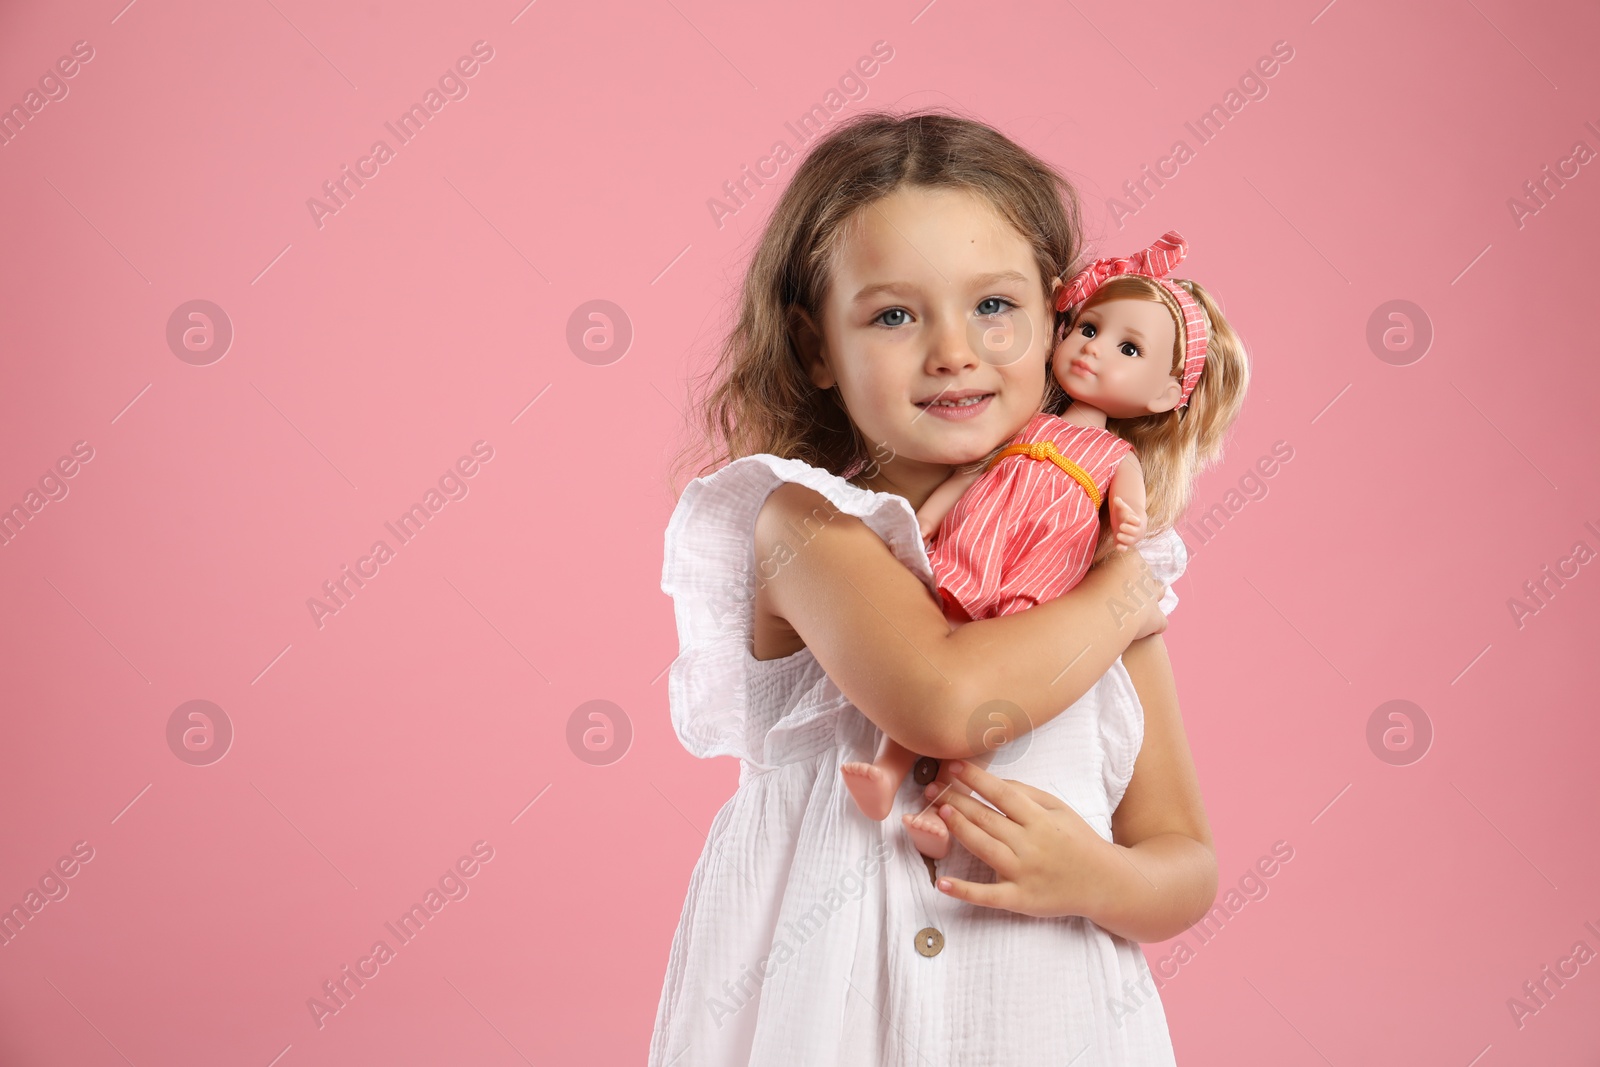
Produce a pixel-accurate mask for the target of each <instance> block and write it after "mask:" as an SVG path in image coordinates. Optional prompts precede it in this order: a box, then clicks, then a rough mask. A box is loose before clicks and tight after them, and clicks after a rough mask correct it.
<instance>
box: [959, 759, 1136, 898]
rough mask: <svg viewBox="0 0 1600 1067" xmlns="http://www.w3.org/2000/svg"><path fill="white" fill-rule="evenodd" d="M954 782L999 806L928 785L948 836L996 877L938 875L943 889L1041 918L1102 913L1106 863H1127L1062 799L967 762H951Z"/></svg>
mask: <svg viewBox="0 0 1600 1067" xmlns="http://www.w3.org/2000/svg"><path fill="white" fill-rule="evenodd" d="M946 770H948V772H949V775H948V778H951V779H954V780H955V781H956V782H959V783H961V784H963V785H965V786H967V787H968V788H970V789H971V790H972V792H973V793H976V794H978V796H981V797H983V798H984V799H985V800H988V801H989V802H990V803H991V804H993V805H994V806H995V807H996V808H999V809H1000V810H999V811H996V810H994V808H991V807H989V806H988V805H987V804H984V803H982V802H981V801H979V800H978V799H976V798H975V797H972V796H967V795H965V794H964V793H962V792H961V791H960V790H959V789H957V788H954V787H953V786H950V787H948V788H947V787H946V783H944V782H940V781H937V780H936V781H934V782H931V783H929V785H928V788H927V795H928V798H929V799H930V800H932V799H933V798H934V797H936V796H939V795H940V791H941V790H943V796H942V798H941V799H940V800H939V802H938V804H937V805H936V807H935V810H936V811H937V812H938V813H939V816H940V817H941V818H943V819H944V821H945V823H946V824H947V825H948V826H949V827H950V833H951V835H952V836H954V837H955V839H956V840H957V841H960V842H961V843H962V844H963V845H964V846H966V848H967V851H969V852H971V853H972V854H973V855H974V856H976V857H978V858H979V859H980V860H982V861H983V862H984V863H987V864H988V865H989V866H990V867H993V868H994V871H995V874H996V875H997V876H998V877H997V880H996V881H994V882H992V883H991V882H967V881H963V880H962V879H960V878H940V879H938V882H937V884H938V887H939V890H940V891H941V892H943V893H946V894H948V895H950V896H952V897H955V898H957V899H958V900H964V901H967V902H968V903H969V904H980V905H982V906H984V907H988V908H1003V909H1005V910H1006V911H1014V912H1018V913H1019V914H1022V915H1032V916H1035V917H1039V918H1048V917H1052V916H1063V915H1083V916H1087V917H1089V918H1090V919H1091V920H1092V919H1093V917H1094V916H1095V915H1096V914H1100V909H1101V908H1102V906H1103V903H1104V901H1103V897H1104V893H1105V889H1106V887H1107V886H1108V885H1110V884H1112V879H1111V878H1110V877H1108V874H1107V872H1108V871H1109V870H1110V867H1109V865H1110V864H1115V863H1122V862H1126V861H1125V860H1123V859H1122V858H1121V857H1120V856H1119V855H1118V854H1117V850H1116V846H1115V845H1113V844H1112V843H1111V842H1109V841H1107V840H1106V839H1105V838H1103V837H1101V836H1100V835H1099V834H1097V833H1095V831H1094V828H1093V827H1091V826H1090V825H1089V824H1088V823H1087V822H1085V821H1084V820H1083V817H1082V816H1080V815H1079V814H1078V813H1077V812H1075V811H1073V810H1072V808H1070V807H1069V806H1068V805H1067V803H1066V801H1064V800H1062V799H1061V798H1060V797H1057V796H1053V795H1052V794H1050V793H1046V792H1045V791H1044V790H1042V789H1035V788H1034V787H1033V786H1031V785H1027V784H1026V783H1023V782H1016V781H1011V780H1007V779H1000V778H996V777H995V776H994V775H992V774H990V773H989V772H988V771H986V770H984V769H983V768H981V767H978V766H976V765H974V764H973V763H972V762H971V761H969V760H954V761H946V762H945V764H944V766H943V767H941V768H940V771H941V777H945V775H944V774H943V772H944V771H946Z"/></svg>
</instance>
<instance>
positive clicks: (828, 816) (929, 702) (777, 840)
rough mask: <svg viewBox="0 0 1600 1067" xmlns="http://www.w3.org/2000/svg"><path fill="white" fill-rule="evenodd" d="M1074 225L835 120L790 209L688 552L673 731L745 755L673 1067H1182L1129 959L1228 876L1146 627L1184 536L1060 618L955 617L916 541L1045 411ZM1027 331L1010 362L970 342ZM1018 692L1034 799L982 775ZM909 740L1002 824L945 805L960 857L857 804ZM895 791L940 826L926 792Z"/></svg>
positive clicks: (744, 342)
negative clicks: (972, 469) (1116, 607)
mask: <svg viewBox="0 0 1600 1067" xmlns="http://www.w3.org/2000/svg"><path fill="white" fill-rule="evenodd" d="M1079 228H1080V227H1079V223H1078V218H1077V213H1076V197H1075V193H1074V191H1073V189H1072V187H1071V186H1070V185H1068V184H1067V183H1066V182H1065V181H1064V179H1062V178H1061V177H1060V176H1059V174H1057V173H1056V172H1055V171H1054V170H1053V169H1052V168H1051V167H1050V166H1049V165H1048V164H1046V163H1044V162H1043V161H1042V160H1040V159H1038V158H1037V157H1035V156H1033V155H1032V154H1031V153H1029V152H1027V151H1025V150H1023V149H1022V148H1020V147H1019V146H1017V145H1016V144H1015V143H1013V142H1012V141H1010V140H1009V139H1007V138H1005V137H1004V136H1002V135H1001V134H999V133H998V132H996V131H995V130H993V129H992V128H990V127H988V126H985V125H983V124H981V123H976V122H972V121H969V120H965V119H960V118H956V117H952V116H948V115H943V114H915V115H910V116H907V117H903V118H901V117H895V116H890V115H885V114H865V115H861V116H859V117H858V118H856V119H854V120H851V121H849V122H846V123H842V124H840V125H839V126H838V127H837V128H835V129H834V130H833V132H831V133H830V134H829V135H828V136H827V137H825V138H823V139H822V140H820V141H818V142H817V143H816V144H815V145H814V146H813V148H812V149H811V151H810V153H809V154H808V155H807V157H806V159H805V160H804V161H803V162H801V163H800V165H799V166H798V167H797V168H796V170H795V172H794V174H793V177H792V178H791V180H790V182H789V184H788V185H787V187H786V188H785V189H784V190H783V192H782V194H781V195H780V196H779V197H778V199H777V201H776V203H775V204H774V205H773V209H772V215H771V217H770V219H769V220H768V221H767V223H766V225H765V226H764V228H763V231H762V234H761V238H760V243H759V246H758V247H757V248H756V250H755V253H754V256H753V258H752V260H751V263H750V267H749V270H748V273H747V274H746V276H745V279H744V283H743V289H742V292H741V296H740V306H739V317H738V322H737V325H736V326H735V328H734V329H733V331H732V333H731V335H730V336H729V338H728V340H727V343H726V344H725V346H724V348H723V352H722V358H721V360H720V362H719V364H718V365H717V367H716V368H715V370H714V372H713V376H712V379H711V385H712V388H711V390H710V393H709V396H708V397H706V398H704V399H703V400H702V401H701V403H700V405H699V412H700V414H701V415H702V416H703V419H704V423H705V426H706V430H707V436H708V438H709V439H710V442H711V447H712V460H711V462H709V463H708V464H707V465H706V466H705V467H702V468H701V470H702V471H707V470H709V471H710V473H703V475H702V476H701V477H697V478H695V479H694V480H693V481H692V482H690V483H689V484H688V485H687V486H686V487H685V488H684V490H683V494H682V496H681V497H680V499H679V500H678V503H677V506H676V508H675V509H674V511H673V513H672V517H671V520H670V521H669V523H668V525H667V530H666V538H665V546H664V548H665V559H664V564H663V569H662V583H661V584H662V589H663V590H664V591H665V592H667V593H668V594H670V595H671V596H672V598H673V605H674V615H675V619H676V622H677V626H678V634H679V642H680V652H679V655H678V658H677V659H676V660H675V661H674V662H673V664H672V666H671V670H670V672H669V674H668V681H667V686H668V697H669V703H670V707H671V713H672V723H673V728H674V730H675V732H676V733H677V736H678V738H679V740H680V741H681V742H682V743H683V745H684V747H685V748H687V749H688V750H689V751H690V752H691V753H692V754H694V755H696V756H701V757H710V756H716V755H732V756H736V757H738V759H739V784H738V788H737V789H736V790H735V792H734V794H733V796H732V797H730V798H729V800H728V802H727V803H726V804H725V805H724V806H723V807H722V808H721V810H720V811H718V813H717V815H716V818H715V819H714V820H713V822H712V825H711V827H710V831H709V833H708V834H707V837H706V843H705V847H704V850H703V851H702V853H701V855H700V858H699V860H698V861H697V862H696V864H695V867H694V871H693V874H692V875H691V877H690V880H689V887H688V892H687V895H686V897H685V899H684V904H683V910H682V913H681V917H680V919H679V923H678V927H677V931H676V933H675V934H674V935H673V939H672V948H671V954H670V957H669V961H668V964H667V968H666V975H665V980H664V981H663V983H662V988H661V998H660V1001H659V1006H658V1009H657V1014H656V1023H655V1031H654V1035H653V1037H652V1040H651V1047H650V1063H651V1064H653V1065H656V1067H666V1065H668V1064H677V1065H679V1067H688V1065H690V1064H693V1065H695V1067H723V1065H728V1067H731V1065H734V1064H739V1065H745V1064H754V1065H757V1067H766V1065H785V1067H787V1065H791V1064H828V1065H837V1067H867V1065H873V1067H878V1065H904V1067H911V1065H913V1064H920V1065H925V1067H946V1065H954V1064H973V1063H983V1064H990V1065H1002V1067H1006V1065H1015V1067H1022V1065H1034V1064H1039V1063H1069V1062H1070V1063H1073V1064H1074V1065H1075V1067H1104V1065H1109V1064H1119V1065H1125V1064H1137V1065H1158V1064H1159V1065H1165V1064H1171V1063H1173V1055H1172V1045H1171V1040H1170V1038H1169V1036H1168V1033H1167V1026H1166V1018H1165V1015H1164V1013H1163V1011H1162V1008H1161V1003H1160V999H1159V997H1157V996H1156V994H1155V990H1154V987H1153V984H1152V981H1151V975H1150V969H1149V967H1148V965H1147V964H1146V962H1145V958H1144V954H1143V953H1142V952H1141V951H1140V949H1139V947H1138V945H1137V944H1136V943H1135V942H1136V941H1143V940H1148V941H1159V940H1165V939H1167V938H1170V937H1172V936H1175V935H1176V934H1178V933H1179V932H1181V931H1182V930H1184V929H1186V928H1187V927H1188V926H1189V925H1190V924H1192V923H1193V922H1194V921H1195V920H1196V919H1197V918H1198V917H1199V916H1200V915H1201V914H1203V913H1204V912H1205V910H1206V909H1207V908H1209V907H1210V905H1211V902H1212V900H1213V899H1214V897H1215V894H1216V883H1217V876H1216V860H1215V855H1214V853H1213V851H1212V848H1211V837H1210V830H1209V828H1208V826H1207V823H1206V819H1205V812H1204V807H1203V805H1202V804H1201V802H1200V798H1199V789H1198V786H1197V784H1196V782H1195V775H1194V769H1193V764H1192V761H1191V759H1190V756H1189V752H1188V747H1187V745H1186V743H1185V742H1184V739H1183V727H1182V719H1181V716H1180V715H1179V714H1178V709H1177V704H1176V698H1175V692H1174V687H1173V684H1172V678H1171V670H1170V666H1169V664H1168V663H1167V660H1166V657H1165V653H1164V652H1163V651H1162V646H1161V643H1160V638H1159V637H1154V636H1148V635H1153V634H1156V633H1159V631H1160V629H1161V628H1162V626H1163V625H1164V621H1165V620H1164V617H1163V615H1162V609H1166V610H1170V608H1171V606H1172V604H1173V603H1174V601H1175V598H1174V597H1172V595H1171V594H1170V592H1168V593H1166V595H1165V596H1164V597H1163V596H1162V595H1161V593H1162V589H1161V587H1162V585H1163V584H1166V585H1170V584H1171V582H1172V581H1173V580H1175V578H1176V577H1177V576H1178V574H1179V573H1181V571H1182V566H1183V559H1184V555H1183V549H1182V542H1181V541H1180V540H1179V539H1178V538H1177V535H1176V534H1174V533H1173V532H1172V531H1170V530H1168V531H1166V533H1164V534H1162V535H1160V536H1158V537H1153V538H1149V539H1147V540H1146V541H1144V542H1141V543H1140V545H1139V546H1138V547H1139V551H1137V552H1126V553H1112V554H1111V555H1110V556H1109V558H1107V559H1106V560H1105V561H1104V562H1103V563H1102V564H1101V565H1099V566H1097V567H1095V568H1093V569H1092V570H1091V571H1090V572H1089V574H1088V575H1086V576H1085V577H1084V578H1083V580H1082V581H1081V582H1079V583H1078V585H1077V586H1076V588H1074V589H1073V590H1072V591H1071V592H1069V593H1067V594H1066V595H1064V596H1060V597H1057V598H1055V599H1054V600H1050V601H1049V602H1047V603H1043V604H1040V605H1038V606H1037V607H1033V608H1029V609H1028V610H1026V611H1020V612H1015V613H1011V614H1007V615H1005V616H1003V617H997V618H993V619H983V620H979V621H975V622H970V623H967V624H965V625H960V626H954V627H952V625H951V623H950V622H949V621H948V620H946V618H945V616H944V613H943V611H942V609H941V605H940V597H939V589H938V584H937V582H936V581H935V579H934V575H933V571H932V568H931V567H930V566H929V561H928V555H927V551H926V548H925V546H924V542H923V538H922V536H921V534H920V532H919V530H918V527H917V520H916V511H915V509H916V508H917V507H919V506H921V505H923V504H924V503H925V502H926V501H927V499H928V497H929V496H930V495H931V494H932V493H933V491H934V489H935V488H936V487H937V486H938V485H939V484H940V483H941V482H943V481H944V480H945V479H946V478H947V477H948V476H949V475H950V474H951V472H952V471H953V470H955V469H957V468H959V467H962V466H964V465H968V464H972V463H974V462H976V461H978V460H980V459H982V458H983V457H985V456H986V455H988V454H990V453H992V452H993V451H994V450H995V449H996V448H997V447H998V446H1000V445H1002V444H1003V443H1004V442H1006V441H1007V440H1009V439H1010V438H1012V437H1014V436H1015V434H1016V430H1017V427H1019V426H1022V425H1024V424H1025V423H1027V422H1028V421H1029V419H1030V417H1031V416H1032V415H1033V414H1034V413H1036V412H1038V411H1039V410H1040V409H1041V406H1042V404H1043V402H1044V399H1045V390H1046V386H1047V382H1048V381H1049V377H1048V374H1047V362H1048V358H1049V355H1050V343H1049V340H1050V338H1051V337H1052V336H1053V334H1054V332H1055V331H1054V329H1052V328H1051V327H1052V325H1053V324H1052V322H1051V319H1052V316H1053V314H1054V311H1053V308H1052V307H1051V305H1050V304H1049V302H1048V301H1049V299H1050V297H1051V295H1052V289H1051V285H1050V282H1051V280H1052V279H1058V278H1059V277H1061V276H1062V275H1063V274H1064V273H1065V272H1066V271H1067V270H1068V269H1069V268H1070V267H1071V266H1072V264H1073V263H1074V261H1075V260H1076V259H1077V256H1078V252H1079ZM1024 323H1026V324H1029V328H1028V329H1027V330H1022V329H1017V330H1016V331H1015V332H1016V334H1017V335H1018V336H1024V335H1025V336H1027V337H1028V338H1029V342H1028V344H1027V346H1026V349H1025V351H1023V352H1022V353H1021V355H1020V356H1019V357H1018V358H1016V359H1013V360H1010V361H1009V362H1006V363H1004V364H1000V363H997V362H990V361H986V360H984V359H982V358H979V357H978V356H977V355H976V354H975V352H974V349H973V347H972V345H971V344H969V342H968V334H969V331H970V330H973V329H978V330H988V329H991V328H993V329H1003V328H1010V327H1016V326H1020V325H1021V324H1024ZM1033 324H1038V325H1037V326H1034V325H1033ZM947 393H950V394H955V395H957V396H961V397H963V398H970V399H964V403H963V404H962V405H961V406H960V407H959V408H955V407H952V406H949V405H941V404H939V403H937V400H938V399H939V398H940V397H941V396H944V395H945V394H947ZM1192 414H1193V413H1191V415H1192ZM1138 447H1140V450H1141V451H1144V450H1145V449H1144V446H1142V445H1140V446H1138ZM1152 516H1153V517H1154V516H1155V512H1154V510H1152ZM1146 560H1149V564H1148V565H1147V564H1146ZM1129 589H1136V590H1143V591H1144V595H1140V596H1134V597H1132V598H1129V597H1128V596H1127V594H1126V593H1125V592H1124V591H1125V590H1129ZM1119 598H1120V599H1121V600H1122V601H1123V602H1124V603H1125V604H1126V610H1125V612H1123V613H1121V614H1119V616H1117V617H1113V615H1112V614H1111V613H1109V612H1107V611H1106V607H1105V605H1106V604H1107V603H1108V602H1109V601H1111V600H1113V599H1119ZM1158 598H1159V605H1158ZM1124 653H1125V658H1126V663H1127V668H1126V669H1124V666H1123V663H1122V661H1121V660H1120V659H1119V657H1120V656H1123V655H1124ZM995 701H1002V702H1004V703H1005V705H1006V706H1008V707H1014V708H1015V709H1017V712H1018V714H1019V715H1021V716H1024V717H1025V720H1026V721H1027V722H1028V723H1029V724H1031V726H1032V732H1031V733H1030V734H1029V735H1028V736H1029V740H1030V743H1029V745H1028V747H1027V751H1026V753H1025V755H1024V756H1022V757H1021V758H1020V759H1016V760H1014V761H1013V762H1011V763H1010V764H1008V767H1007V770H1008V772H1009V774H1010V777H1011V778H1012V779H1014V781H1013V782H1011V783H1002V782H999V781H998V780H996V779H992V778H990V777H989V776H987V775H985V774H983V773H982V772H981V770H979V769H978V768H968V767H965V766H964V765H962V764H961V763H960V762H959V761H960V760H961V759H962V758H963V757H968V756H971V755H973V754H975V753H976V752H978V751H979V750H980V749H981V747H982V746H981V745H973V744H972V743H970V742H969V740H968V733H969V724H970V722H971V721H972V720H973V717H974V714H975V712H976V711H977V710H980V709H982V708H985V707H987V706H988V705H989V704H991V703H992V702H995ZM884 735H888V736H893V737H894V738H896V739H897V740H898V741H900V742H901V743H903V744H905V745H906V746H907V747H908V748H910V749H911V750H913V751H915V752H918V753H921V754H922V758H923V760H924V761H925V764H926V766H925V767H924V769H925V770H927V771H929V772H930V776H931V774H935V773H940V774H945V775H948V776H949V777H951V778H953V779H955V780H957V781H962V782H964V783H965V784H967V785H969V786H971V787H972V788H973V789H974V791H975V792H977V793H978V794H979V795H980V796H982V797H984V798H986V799H989V800H993V801H994V802H995V804H996V806H997V807H999V808H1000V809H1001V810H1002V811H1004V812H1006V817H1005V818H1003V819H999V821H998V822H996V821H995V820H994V819H993V818H990V817H988V816H984V815H982V814H981V813H979V812H978V811H976V810H975V809H973V808H968V807H967V805H968V804H976V803H977V801H976V800H973V799H971V798H968V797H965V796H962V797H955V796H952V798H951V799H952V801H953V803H952V804H949V805H945V806H942V807H941V808H940V813H941V814H942V815H944V816H945V817H947V818H949V819H950V820H951V825H952V827H953V833H954V835H955V837H956V839H957V840H958V841H959V842H960V843H961V844H962V845H963V846H965V847H962V848H951V849H950V851H949V855H948V856H947V857H946V858H945V859H943V860H939V861H937V864H935V863H934V862H931V861H925V860H924V858H923V857H922V856H920V855H919V854H918V853H917V851H916V850H915V849H914V848H912V847H910V846H909V845H908V843H907V841H906V839H905V835H903V834H900V833H899V832H898V830H899V828H898V827H897V826H895V825H894V824H892V823H888V822H882V821H873V820H869V819H864V818H862V817H861V816H860V814H859V813H858V812H857V811H855V810H854V808H853V806H852V804H851V801H850V797H849V795H848V792H847V791H846V790H845V788H844V787H843V785H842V784H841V780H840V777H841V776H840V767H841V766H842V765H843V764H844V763H846V762H851V761H855V760H859V759H861V758H862V757H863V755H864V754H867V753H871V752H873V751H874V750H875V749H876V748H877V746H878V744H879V741H880V739H881V738H882V737H883V736H884ZM1136 758H1137V761H1138V767H1139V770H1138V773H1135V760H1136ZM946 760H949V761H953V762H952V763H951V764H950V765H949V766H948V767H947V768H944V770H943V771H942V772H941V771H940V770H939V768H940V764H941V761H946ZM1152 775H1154V776H1156V777H1152ZM896 801H897V803H898V805H899V806H900V808H901V810H903V811H905V812H914V811H917V810H920V809H921V807H922V806H923V803H924V802H923V799H922V795H921V792H920V790H919V789H917V788H915V787H913V786H912V785H911V784H910V783H907V784H906V785H905V786H903V787H902V788H901V790H900V792H899V794H898V795H897V797H896Z"/></svg>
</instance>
